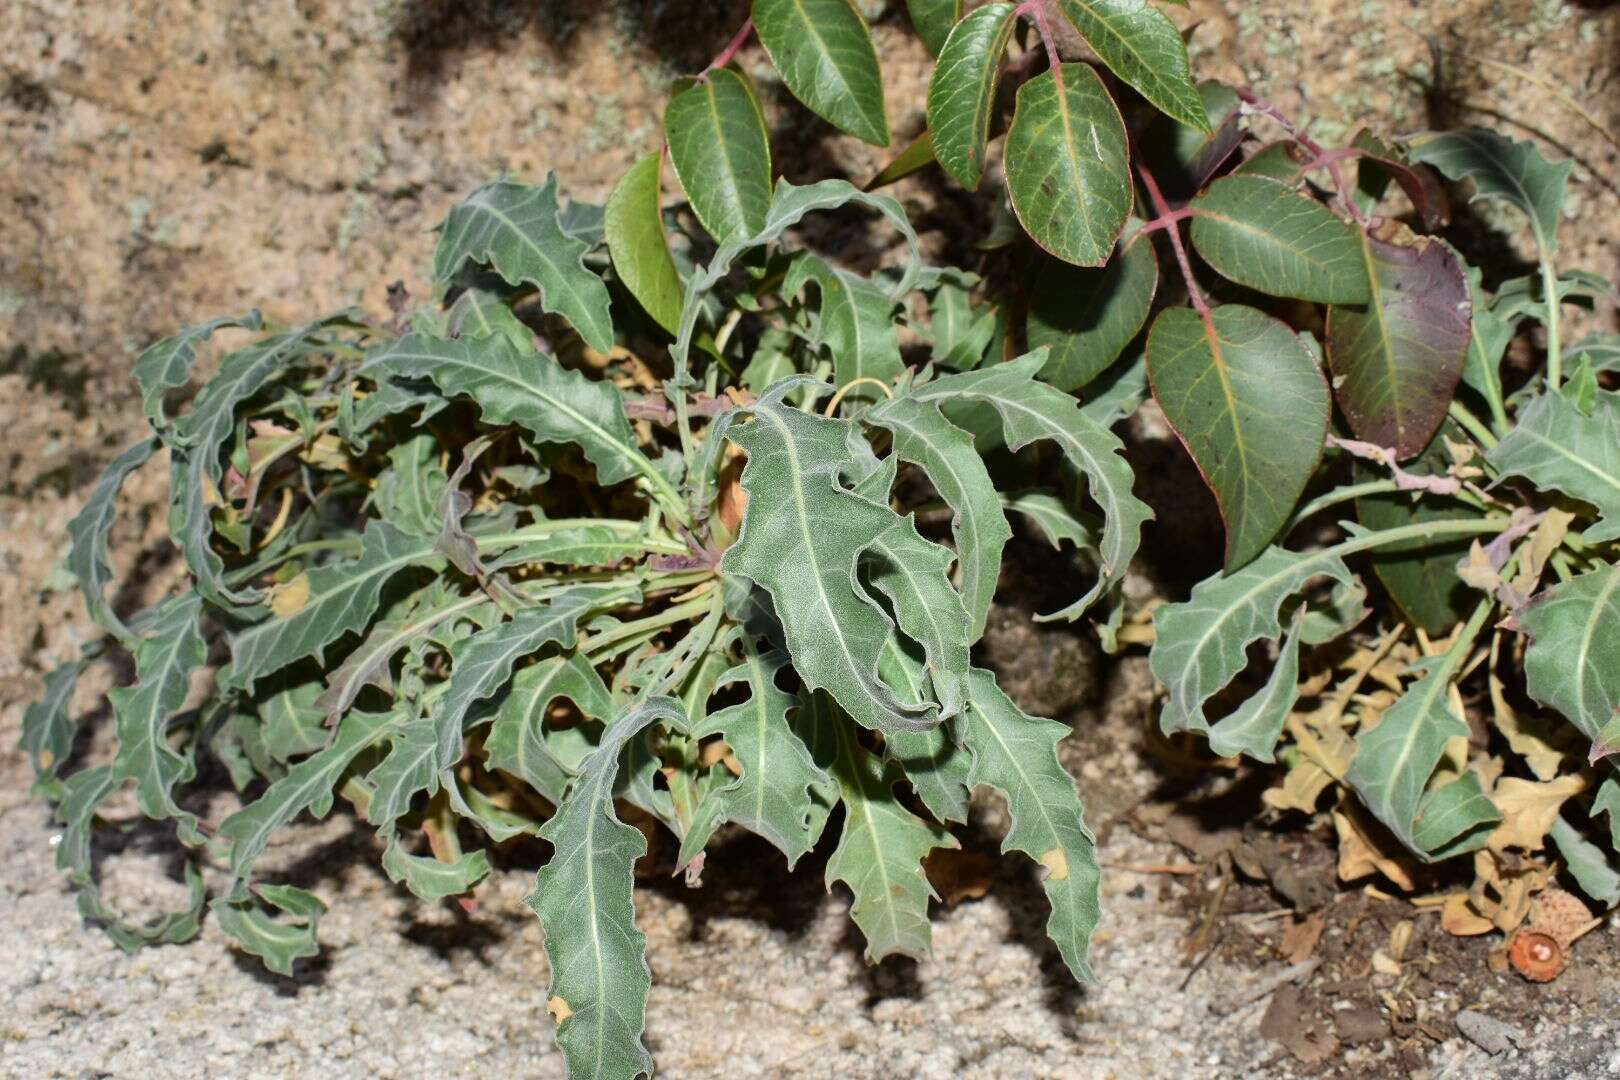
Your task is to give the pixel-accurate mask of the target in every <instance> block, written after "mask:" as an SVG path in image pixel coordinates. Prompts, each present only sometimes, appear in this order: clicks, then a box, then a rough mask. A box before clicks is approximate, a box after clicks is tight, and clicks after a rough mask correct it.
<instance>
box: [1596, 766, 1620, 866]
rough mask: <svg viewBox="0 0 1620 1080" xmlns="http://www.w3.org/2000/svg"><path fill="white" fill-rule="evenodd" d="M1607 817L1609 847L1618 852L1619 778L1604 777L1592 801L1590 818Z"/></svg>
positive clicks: (1619, 839) (1619, 835) (1619, 834)
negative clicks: (1605, 815)
mask: <svg viewBox="0 0 1620 1080" xmlns="http://www.w3.org/2000/svg"><path fill="white" fill-rule="evenodd" d="M1599 814H1608V815H1609V846H1610V847H1612V848H1614V849H1615V851H1617V852H1620V777H1614V776H1606V777H1604V778H1603V780H1602V782H1601V783H1599V784H1598V792H1597V796H1596V797H1595V798H1594V799H1593V800H1592V817H1593V819H1594V820H1595V819H1596V818H1597V816H1598V815H1599Z"/></svg>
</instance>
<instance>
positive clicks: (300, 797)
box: [219, 709, 400, 881]
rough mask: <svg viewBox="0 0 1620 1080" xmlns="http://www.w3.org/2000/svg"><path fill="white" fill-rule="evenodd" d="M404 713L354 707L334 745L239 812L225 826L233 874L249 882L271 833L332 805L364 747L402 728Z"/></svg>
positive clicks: (222, 828)
mask: <svg viewBox="0 0 1620 1080" xmlns="http://www.w3.org/2000/svg"><path fill="white" fill-rule="evenodd" d="M399 723H400V714H399V713H398V712H392V713H368V712H362V711H360V710H358V709H356V710H353V711H351V712H349V713H348V714H347V715H345V716H344V717H343V720H342V722H341V723H340V724H338V727H337V731H336V732H335V734H334V735H333V737H332V740H331V745H329V746H327V747H326V748H325V749H324V750H320V751H318V752H316V753H314V754H312V755H310V756H309V757H307V758H305V759H304V760H303V761H300V762H299V763H298V764H296V765H294V766H293V767H292V768H291V769H289V770H288V771H287V775H286V776H283V777H282V778H281V779H279V780H277V781H276V782H275V783H273V784H271V785H270V786H269V787H268V788H266V789H265V792H264V794H262V795H260V796H259V797H258V798H257V799H254V800H253V801H252V802H251V803H249V804H248V805H246V806H244V807H242V809H240V810H238V811H236V813H234V814H232V815H231V816H230V817H228V818H226V819H225V821H224V822H223V823H222V824H221V825H220V827H219V835H220V836H222V837H224V838H226V839H227V840H229V841H230V842H231V848H230V860H231V873H232V874H233V875H235V877H236V880H237V881H246V880H247V878H248V875H249V873H250V872H251V870H252V868H253V863H254V861H255V860H257V859H258V857H259V856H260V855H261V854H263V853H264V850H265V848H267V847H268V846H269V845H270V838H271V836H272V835H273V834H274V833H275V832H276V831H277V830H278V829H280V828H282V827H283V826H284V825H287V824H288V823H289V822H291V821H293V819H295V818H297V817H298V815H299V814H301V813H303V812H304V811H305V810H308V811H309V812H310V813H311V814H312V815H314V816H315V817H317V818H323V817H325V816H326V815H327V814H328V813H329V812H331V809H332V795H333V792H334V791H335V790H336V788H337V787H338V785H339V784H340V783H341V782H342V780H343V775H344V773H345V772H346V771H347V770H348V768H349V766H350V765H351V764H352V763H353V762H354V759H355V758H356V757H357V756H359V754H360V752H361V751H362V750H365V749H366V748H367V747H369V746H372V745H375V744H376V743H377V742H379V741H381V740H382V739H383V738H384V737H386V736H387V735H388V734H389V733H390V731H391V730H393V729H395V728H397V727H398V725H399Z"/></svg>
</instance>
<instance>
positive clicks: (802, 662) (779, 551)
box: [720, 380, 939, 731]
mask: <svg viewBox="0 0 1620 1080" xmlns="http://www.w3.org/2000/svg"><path fill="white" fill-rule="evenodd" d="M796 385H797V384H796V383H794V382H791V381H788V380H784V381H783V382H781V383H778V384H777V385H776V387H775V388H774V389H773V390H772V391H771V392H769V393H767V394H766V395H765V396H764V397H763V398H761V399H760V400H759V402H758V403H757V404H756V405H755V406H754V408H753V409H752V417H753V418H752V421H751V422H750V423H747V424H733V425H732V426H731V428H730V429H729V430H728V431H727V432H726V435H727V437H728V438H730V439H731V440H732V441H733V442H734V443H736V444H737V445H738V446H740V447H742V449H743V450H744V451H745V452H746V453H747V454H748V464H747V466H746V467H745V468H744V469H743V474H742V481H741V482H742V487H743V490H744V491H746V492H747V493H748V506H747V509H746V510H745V511H744V514H743V520H742V528H741V534H740V535H739V536H738V538H737V541H736V543H734V544H733V545H732V546H731V548H730V549H729V550H727V552H726V554H725V558H724V559H723V560H722V561H721V564H720V566H721V570H722V571H724V572H725V573H727V574H733V575H736V576H738V577H743V578H747V579H748V580H750V581H752V582H754V583H755V584H756V585H758V586H759V587H760V588H762V589H764V590H765V591H766V592H767V593H769V594H770V596H771V600H772V601H773V603H774V604H775V608H776V614H777V617H778V618H779V619H780V620H781V624H782V629H783V631H784V633H785V634H786V638H787V648H788V653H789V654H790V655H791V656H792V657H793V665H794V668H795V669H796V670H797V671H798V673H799V677H800V678H801V679H803V680H804V683H805V685H806V686H807V687H809V688H811V689H824V690H827V691H828V692H830V693H831V694H832V695H833V697H834V698H835V699H837V701H838V703H839V704H840V705H842V706H844V707H845V709H847V710H848V711H849V713H850V714H851V715H852V716H854V717H855V719H856V720H858V721H860V723H861V724H862V725H863V726H865V727H869V728H874V729H876V730H879V731H893V730H897V729H906V728H913V729H915V728H925V727H929V726H931V725H933V724H936V723H938V722H939V710H938V708H937V707H936V706H934V705H933V704H931V703H929V704H925V705H916V704H912V705H908V704H905V703H903V702H901V701H900V700H899V699H898V698H896V697H895V695H894V693H893V691H892V690H891V689H890V688H889V687H887V686H885V685H884V684H883V682H882V681H881V680H880V679H879V678H878V675H877V666H878V656H879V654H880V653H881V652H882V651H883V645H884V642H885V641H886V640H888V637H889V632H890V630H891V628H892V627H891V623H890V621H889V619H888V617H887V616H886V615H885V614H884V613H883V611H882V610H881V609H880V608H879V607H878V606H877V605H876V604H875V603H874V602H873V601H872V600H871V598H870V597H868V596H866V595H865V594H864V592H863V591H862V590H861V589H860V587H859V585H858V583H857V581H856V577H855V567H856V560H857V559H859V557H860V555H861V553H862V552H863V551H865V550H866V549H867V548H868V547H870V546H871V545H872V543H873V542H874V541H876V540H877V539H878V537H879V536H881V535H882V534H883V533H884V532H885V531H887V530H888V529H889V527H890V526H892V525H894V524H895V523H896V522H897V521H899V520H900V517H899V515H897V514H896V513H895V512H894V511H892V510H890V509H889V508H888V507H887V506H885V505H881V504H879V503H876V502H873V501H871V500H870V499H866V498H863V497H861V496H860V495H857V494H855V493H853V492H851V491H850V490H848V489H847V488H845V487H844V486H843V484H842V483H841V482H840V474H841V473H842V472H843V471H845V470H846V469H847V468H850V467H851V466H853V465H854V459H853V458H852V457H851V456H850V453H849V440H850V438H851V434H852V432H853V431H854V430H855V429H854V425H853V424H851V423H850V422H849V421H847V420H835V419H830V418H827V417H821V416H813V415H810V414H807V413H804V412H801V411H800V410H798V409H795V408H793V407H792V406H790V405H787V404H786V403H785V402H784V401H783V400H782V398H783V395H784V394H786V393H788V392H789V391H790V390H792V389H794V388H795V387H796Z"/></svg>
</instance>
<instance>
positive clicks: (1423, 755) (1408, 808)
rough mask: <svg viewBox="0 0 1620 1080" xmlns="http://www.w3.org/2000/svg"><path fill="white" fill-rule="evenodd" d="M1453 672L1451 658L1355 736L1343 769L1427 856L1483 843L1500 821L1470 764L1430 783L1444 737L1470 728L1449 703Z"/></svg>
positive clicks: (1393, 827) (1376, 812) (1389, 823)
mask: <svg viewBox="0 0 1620 1080" xmlns="http://www.w3.org/2000/svg"><path fill="white" fill-rule="evenodd" d="M1452 674H1453V668H1452V665H1450V664H1445V663H1441V664H1438V665H1436V666H1435V667H1433V668H1431V669H1430V670H1429V671H1428V672H1426V673H1425V674H1424V675H1422V676H1421V677H1420V678H1419V679H1418V680H1417V681H1416V682H1414V683H1413V684H1412V685H1411V686H1410V687H1409V688H1408V689H1407V691H1406V693H1405V694H1403V695H1402V696H1401V698H1400V700H1399V701H1397V702H1396V703H1395V704H1394V705H1392V706H1390V707H1389V708H1388V709H1386V710H1385V711H1384V715H1383V719H1382V720H1380V721H1379V723H1378V726H1377V727H1375V728H1373V729H1372V731H1370V732H1366V731H1364V732H1362V733H1361V734H1360V735H1358V736H1357V738H1356V756H1355V757H1354V758H1353V759H1351V762H1350V768H1349V770H1348V771H1346V773H1345V776H1344V782H1345V783H1346V784H1347V785H1348V786H1349V787H1350V788H1351V789H1352V790H1353V791H1354V792H1355V793H1356V795H1357V796H1358V797H1359V798H1360V799H1361V801H1362V802H1363V803H1364V804H1365V805H1366V807H1367V809H1368V810H1371V811H1372V813H1373V816H1374V817H1376V818H1377V819H1378V820H1379V821H1381V822H1383V823H1384V825H1385V827H1386V828H1388V829H1389V831H1390V832H1392V833H1394V834H1395V836H1396V837H1397V838H1398V839H1399V840H1400V841H1401V843H1403V844H1405V845H1406V847H1407V848H1408V849H1410V850H1411V851H1412V853H1413V854H1415V855H1417V856H1418V857H1419V858H1421V859H1423V860H1424V861H1426V862H1428V861H1433V860H1435V859H1439V858H1444V857H1446V856H1449V855H1456V854H1460V853H1462V852H1463V851H1470V850H1473V849H1474V848H1477V847H1480V846H1481V845H1483V844H1484V843H1485V840H1486V838H1487V835H1488V834H1489V831H1490V830H1489V827H1490V826H1492V825H1494V824H1496V823H1497V822H1499V821H1501V820H1502V814H1501V812H1500V811H1498V810H1497V809H1496V806H1495V805H1494V804H1493V803H1492V802H1491V800H1490V799H1489V798H1488V797H1487V796H1486V795H1485V792H1484V790H1483V789H1482V788H1481V786H1480V781H1479V776H1478V774H1476V773H1474V772H1473V771H1468V772H1464V773H1463V774H1462V775H1461V776H1459V777H1457V778H1456V779H1453V780H1449V781H1446V782H1445V783H1444V784H1442V785H1441V786H1439V787H1434V788H1431V787H1429V780H1430V777H1432V776H1433V774H1434V770H1435V767H1436V766H1437V765H1439V764H1440V759H1441V758H1442V757H1444V756H1445V752H1446V743H1448V742H1450V741H1451V740H1452V739H1455V738H1459V737H1463V738H1466V737H1467V735H1468V724H1467V723H1466V722H1465V721H1464V720H1463V719H1462V717H1460V716H1458V715H1457V713H1456V712H1455V711H1454V710H1453V709H1452V706H1451V700H1450V687H1451V677H1452Z"/></svg>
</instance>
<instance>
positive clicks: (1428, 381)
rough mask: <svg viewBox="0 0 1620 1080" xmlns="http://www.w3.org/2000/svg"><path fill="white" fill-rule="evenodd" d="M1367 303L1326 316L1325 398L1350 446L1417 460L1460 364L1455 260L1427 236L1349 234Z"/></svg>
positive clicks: (1462, 279)
mask: <svg viewBox="0 0 1620 1080" xmlns="http://www.w3.org/2000/svg"><path fill="white" fill-rule="evenodd" d="M1357 239H1358V241H1359V243H1360V246H1361V252H1362V257H1363V260H1364V261H1365V263H1366V267H1367V277H1368V280H1369V281H1370V282H1371V283H1372V299H1371V301H1370V302H1369V303H1367V304H1366V305H1365V306H1362V307H1351V306H1346V305H1343V304H1335V305H1333V306H1332V307H1330V308H1329V309H1328V316H1327V331H1326V333H1325V334H1324V335H1323V340H1322V343H1323V345H1324V346H1325V347H1326V352H1327V361H1328V368H1329V370H1331V371H1332V372H1333V376H1334V380H1333V395H1334V397H1335V399H1336V400H1337V401H1338V403H1339V408H1340V409H1341V410H1343V412H1344V415H1345V418H1346V419H1347V420H1349V421H1350V429H1351V430H1352V431H1354V432H1355V433H1356V437H1357V438H1358V439H1364V440H1366V441H1367V442H1370V443H1372V444H1374V445H1375V446H1386V447H1393V448H1394V450H1395V454H1396V456H1397V457H1399V458H1402V459H1405V458H1409V457H1413V456H1415V455H1417V454H1419V453H1422V451H1423V448H1424V447H1425V446H1427V445H1428V444H1429V440H1430V439H1432V438H1433V437H1434V433H1435V432H1436V431H1437V430H1439V427H1440V422H1441V421H1442V420H1444V419H1445V418H1446V410H1447V408H1448V407H1450V405H1451V399H1452V396H1453V395H1454V394H1455V393H1456V390H1457V380H1458V379H1460V378H1461V377H1462V372H1463V368H1464V366H1465V365H1466V364H1467V362H1468V347H1469V342H1470V339H1471V334H1470V313H1471V311H1472V308H1473V301H1472V298H1471V296H1470V293H1469V288H1468V275H1467V273H1466V272H1465V271H1464V269H1463V264H1462V260H1461V259H1459V258H1458V257H1457V253H1456V252H1455V251H1453V250H1452V249H1451V247H1450V246H1449V245H1448V244H1446V243H1445V242H1444V241H1442V240H1436V239H1433V238H1431V237H1414V236H1410V235H1408V236H1404V237H1403V236H1401V235H1400V234H1399V232H1398V231H1395V232H1394V233H1393V235H1390V236H1388V237H1384V236H1373V235H1370V234H1367V233H1357Z"/></svg>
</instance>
